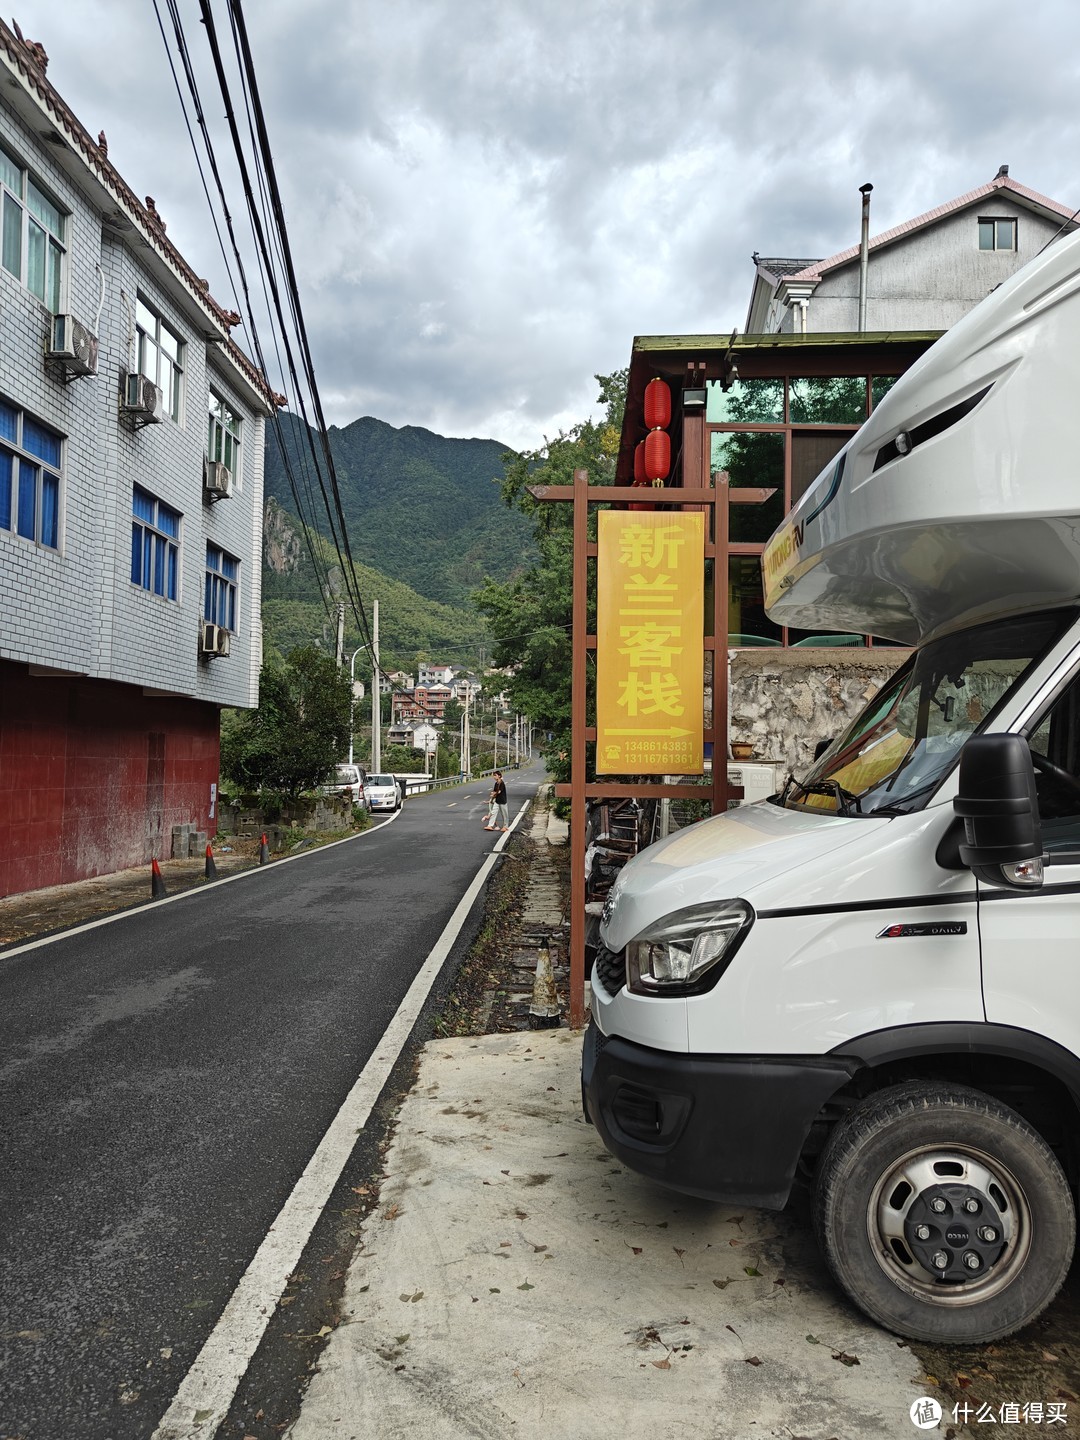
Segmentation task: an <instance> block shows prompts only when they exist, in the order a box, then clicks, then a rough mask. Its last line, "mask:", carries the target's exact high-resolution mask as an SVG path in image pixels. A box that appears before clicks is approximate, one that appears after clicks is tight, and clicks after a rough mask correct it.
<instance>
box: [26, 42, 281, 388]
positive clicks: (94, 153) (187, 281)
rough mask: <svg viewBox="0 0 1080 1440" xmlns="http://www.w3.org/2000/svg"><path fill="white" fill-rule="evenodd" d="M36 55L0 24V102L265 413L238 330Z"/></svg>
mask: <svg viewBox="0 0 1080 1440" xmlns="http://www.w3.org/2000/svg"><path fill="white" fill-rule="evenodd" d="M43 53H44V52H43V51H41V49H40V47H37V46H35V45H33V44H30V43H28V42H26V41H25V40H21V39H20V38H19V36H18V35H17V34H15V32H14V31H13V30H11V29H10V28H9V27H8V26H7V25H6V24H5V23H4V22H3V20H0V75H4V76H5V77H6V84H5V87H4V91H3V95H4V100H5V102H6V103H7V104H8V105H9V106H10V107H11V108H12V109H13V110H14V111H15V113H16V114H17V115H18V116H19V118H20V119H21V120H22V121H23V122H24V123H25V124H27V125H28V126H29V127H30V128H31V129H33V130H34V131H35V133H36V134H38V135H40V136H41V138H42V139H43V140H45V141H46V143H48V144H49V145H50V146H51V147H52V148H53V152H54V158H55V161H56V163H57V164H58V165H59V166H60V168H61V169H63V170H64V171H66V173H67V174H68V175H69V176H70V177H71V179H72V180H73V181H74V182H75V183H76V184H77V185H79V187H80V188H81V189H83V190H84V191H85V192H87V193H88V194H89V196H90V198H91V200H92V203H94V204H95V205H96V206H97V208H98V210H99V212H100V214H101V223H102V225H103V227H104V228H105V229H107V230H111V231H113V232H114V233H117V234H120V235H123V236H124V237H125V238H134V237H135V236H137V237H138V240H139V241H141V243H142V244H143V245H144V246H145V247H146V250H147V251H148V252H149V255H150V256H151V257H152V259H153V262H154V268H155V270H156V271H157V273H158V274H159V275H160V278H161V279H162V281H163V282H164V283H165V285H166V287H167V289H168V291H169V293H170V295H172V296H173V297H174V299H176V300H177V302H178V303H180V304H182V305H183V306H184V308H185V309H186V310H187V311H188V312H189V315H190V316H191V318H192V319H193V320H194V321H195V323H196V324H197V325H198V327H199V328H200V330H201V331H202V333H203V335H204V338H205V339H206V340H207V341H210V342H213V343H215V344H216V345H217V346H218V347H219V353H220V354H221V355H222V356H223V357H227V358H228V360H229V361H230V362H231V363H232V365H233V366H234V367H235V369H236V370H237V371H238V372H239V375H240V377H241V378H242V379H243V380H244V381H246V383H247V385H248V386H249V387H250V389H251V391H252V398H253V400H254V401H255V403H261V404H262V405H263V406H264V407H265V409H266V412H267V413H268V414H269V413H272V411H273V410H274V409H275V407H276V405H277V404H278V402H281V403H284V402H283V400H282V397H281V396H275V394H274V392H273V390H272V389H271V388H270V385H269V384H268V382H267V380H266V377H265V376H264V375H263V374H262V373H261V372H260V371H259V370H258V368H257V367H256V366H255V365H254V364H253V363H252V361H251V360H250V359H249V358H248V356H247V355H245V354H244V352H243V350H241V349H240V347H239V346H238V345H237V344H236V342H235V341H234V340H233V339H232V336H231V334H230V330H231V328H232V326H233V325H234V324H236V323H238V320H237V318H236V317H235V316H234V313H233V312H231V311H228V310H225V309H224V308H223V307H222V306H221V305H219V304H218V302H217V301H216V300H215V299H214V297H213V296H212V295H211V294H210V291H209V286H208V284H207V282H206V281H205V280H203V279H201V278H200V277H199V276H198V275H196V274H195V272H194V270H192V268H191V266H190V265H189V264H188V262H187V261H186V260H185V259H184V257H183V256H182V255H181V254H180V252H179V250H177V248H176V246H175V245H174V244H173V243H172V241H171V240H169V239H168V237H167V236H166V234H165V227H164V225H163V224H162V222H161V219H160V217H159V216H158V215H157V213H156V211H153V212H152V211H151V210H150V209H148V207H147V206H146V205H144V204H143V202H142V201H141V200H140V199H139V198H138V196H137V195H136V194H135V192H134V191H133V190H132V189H131V187H130V186H129V185H128V184H127V182H126V181H125V180H124V179H123V177H122V176H121V175H120V173H119V171H118V170H117V169H116V167H115V166H114V165H112V164H111V163H110V161H109V159H108V154H107V151H106V150H105V148H104V146H102V145H99V143H98V142H97V141H96V140H94V139H93V138H92V137H91V135H90V133H89V132H88V131H87V130H86V129H85V127H84V126H83V125H82V124H81V123H80V121H79V120H78V118H77V117H76V116H75V114H74V113H73V111H72V110H71V108H70V107H69V106H68V105H67V103H66V102H65V101H64V100H63V98H62V97H61V96H60V95H59V93H58V92H57V91H56V89H55V88H54V87H53V86H52V85H51V84H50V83H49V81H48V80H47V79H46V77H45V68H44V67H45V64H47V58H45V59H44V61H43V58H42V57H43Z"/></svg>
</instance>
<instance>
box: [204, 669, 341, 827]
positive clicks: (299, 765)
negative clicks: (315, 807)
mask: <svg viewBox="0 0 1080 1440" xmlns="http://www.w3.org/2000/svg"><path fill="white" fill-rule="evenodd" d="M351 713H352V694H351V691H350V688H349V675H348V671H347V670H342V669H340V668H339V667H338V666H337V665H336V664H335V663H334V661H333V659H332V657H331V656H329V655H326V654H324V653H323V652H322V651H321V650H319V649H317V648H316V647H315V646H314V645H305V646H302V647H301V648H300V649H298V650H294V651H293V652H292V654H291V655H290V656H289V657H288V659H287V660H285V661H284V662H283V663H281V664H266V665H264V666H263V667H262V671H261V673H260V676H259V708H258V709H257V710H248V711H240V712H238V713H235V714H234V715H233V716H232V717H231V718H230V720H229V722H228V723H227V724H225V725H223V726H222V734H221V773H222V775H223V777H224V778H225V779H226V780H229V781H231V782H232V783H233V784H234V785H236V786H238V787H239V788H240V789H242V790H246V791H255V790H269V791H274V792H276V793H278V794H280V795H283V796H286V797H288V798H290V799H294V798H295V797H296V796H297V795H299V794H300V793H301V792H302V791H304V790H311V789H314V788H315V786H317V785H319V784H321V783H322V782H323V781H325V780H326V778H327V776H328V775H329V774H330V772H331V770H332V769H333V767H334V765H335V763H336V762H337V761H339V760H341V759H342V758H343V756H344V755H345V754H346V753H347V751H348V746H349V727H350V721H351Z"/></svg>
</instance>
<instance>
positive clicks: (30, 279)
mask: <svg viewBox="0 0 1080 1440" xmlns="http://www.w3.org/2000/svg"><path fill="white" fill-rule="evenodd" d="M0 206H2V209H3V215H2V216H0V236H2V238H0V264H2V265H3V267H4V269H5V270H7V271H9V272H10V273H11V274H12V275H14V276H15V278H16V280H18V281H19V283H20V284H22V285H25V286H26V288H27V289H28V290H31V291H32V292H33V293H34V294H35V295H36V296H37V297H38V299H39V300H40V301H42V303H43V304H45V305H47V306H48V307H49V309H50V310H51V311H52V313H53V314H54V315H56V314H58V313H59V310H60V289H61V278H62V274H63V268H64V254H65V249H64V236H65V232H66V229H67V216H66V215H65V214H64V212H63V211H62V210H61V209H60V207H59V206H58V205H57V204H56V202H55V201H54V200H50V199H49V197H48V195H46V194H45V192H44V190H42V189H41V187H40V185H38V183H37V182H36V181H35V180H34V178H33V176H32V175H31V174H30V173H29V171H28V170H26V169H25V168H24V167H23V166H22V165H20V164H19V162H18V161H17V160H15V159H13V158H12V156H11V155H9V154H8V152H7V151H6V150H4V149H2V148H0Z"/></svg>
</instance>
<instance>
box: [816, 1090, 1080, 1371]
mask: <svg viewBox="0 0 1080 1440" xmlns="http://www.w3.org/2000/svg"><path fill="white" fill-rule="evenodd" d="M943 1187H945V1188H943ZM946 1193H947V1194H948V1196H949V1199H948V1200H947V1201H946V1205H947V1207H948V1211H947V1213H948V1215H949V1216H953V1217H954V1218H953V1219H951V1220H949V1219H948V1218H946V1219H943V1220H941V1222H940V1223H941V1224H942V1225H943V1226H945V1227H946V1228H945V1229H942V1230H940V1231H939V1230H938V1229H937V1228H936V1225H935V1223H934V1222H935V1221H937V1220H938V1219H939V1217H938V1216H937V1215H935V1214H931V1213H930V1209H931V1207H932V1203H933V1202H934V1201H937V1200H940V1198H941V1197H942V1196H943V1195H944V1194H946ZM980 1197H981V1198H980ZM968 1206H971V1207H978V1213H977V1214H976V1215H975V1217H974V1218H971V1217H970V1216H969V1215H966V1214H965V1213H963V1212H964V1210H965V1209H966V1208H967V1207H968ZM980 1219H981V1220H982V1221H983V1222H987V1223H984V1224H983V1225H982V1226H981V1228H980V1225H979V1221H980ZM916 1220H917V1221H918V1222H919V1229H920V1230H923V1231H926V1230H929V1232H930V1239H929V1241H926V1242H925V1243H924V1245H923V1249H922V1250H921V1251H920V1252H916V1251H915V1250H914V1249H913V1248H912V1243H909V1242H914V1240H915V1238H916V1236H917V1234H918V1232H917V1231H916V1230H915V1228H914V1227H915V1222H916ZM813 1223H814V1230H815V1233H816V1235H817V1240H818V1244H819V1246H820V1247H821V1251H822V1254H823V1255H824V1257H825V1262H826V1264H827V1265H828V1268H829V1271H830V1273H831V1275H832V1277H833V1279H834V1280H835V1281H836V1283H837V1285H838V1286H839V1287H840V1289H841V1290H843V1291H844V1293H845V1294H846V1295H847V1296H848V1297H849V1299H851V1300H852V1301H853V1302H854V1304H855V1305H857V1306H858V1307H859V1308H860V1309H861V1310H863V1311H865V1313H866V1314H867V1315H869V1316H870V1318H871V1319H872V1320H875V1321H876V1322H877V1323H878V1324H879V1325H882V1326H884V1327H885V1328H886V1329H887V1330H891V1331H893V1333H894V1334H897V1335H903V1336H905V1337H906V1338H908V1339H911V1340H929V1341H932V1342H934V1343H941V1344H954V1345H974V1344H981V1343H983V1342H985V1341H988V1340H997V1339H1000V1338H1001V1337H1002V1336H1004V1335H1010V1334H1012V1332H1013V1331H1014V1330H1019V1329H1020V1328H1021V1327H1022V1326H1024V1325H1027V1324H1029V1323H1030V1322H1031V1321H1032V1320H1034V1319H1035V1317H1036V1316H1037V1315H1038V1314H1040V1313H1041V1312H1042V1311H1043V1310H1044V1309H1045V1308H1046V1306H1047V1305H1049V1304H1050V1302H1051V1300H1053V1298H1054V1296H1055V1295H1056V1294H1057V1293H1058V1290H1059V1289H1060V1288H1061V1285H1062V1284H1063V1282H1064V1280H1065V1276H1066V1275H1067V1274H1068V1270H1069V1264H1070V1262H1071V1260H1072V1254H1073V1245H1074V1243H1075V1237H1076V1209H1075V1206H1074V1204H1073V1198H1072V1194H1071V1192H1070V1189H1069V1185H1068V1182H1067V1180H1066V1178H1065V1174H1064V1172H1063V1171H1062V1168H1061V1165H1060V1164H1059V1162H1058V1160H1057V1157H1056V1156H1055V1155H1054V1152H1053V1151H1052V1150H1051V1149H1050V1147H1049V1146H1048V1145H1047V1143H1046V1141H1045V1140H1044V1139H1043V1138H1042V1136H1041V1135H1040V1134H1039V1133H1038V1132H1037V1131H1036V1130H1034V1129H1033V1128H1032V1127H1031V1126H1030V1125H1029V1124H1028V1123H1027V1121H1026V1120H1023V1119H1021V1117H1020V1116H1019V1115H1018V1114H1017V1113H1016V1112H1015V1111H1014V1110H1010V1109H1009V1107H1008V1106H1006V1105H1003V1104H1001V1103H1000V1102H999V1101H997V1100H995V1099H992V1098H991V1097H990V1096H988V1095H984V1094H982V1093H981V1092H979V1091H977V1090H971V1089H968V1088H967V1087H965V1086H959V1085H956V1086H952V1085H929V1084H924V1083H907V1084H904V1085H897V1086H894V1087H892V1088H890V1089H888V1090H882V1091H879V1092H877V1093H876V1094H874V1095H872V1096H870V1097H869V1098H868V1099H867V1100H865V1101H864V1102H863V1103H862V1104H860V1105H858V1106H857V1107H856V1108H855V1109H854V1110H852V1111H850V1112H849V1113H848V1115H847V1116H846V1117H845V1118H844V1119H843V1120H842V1121H841V1122H840V1123H839V1124H837V1126H836V1127H835V1128H834V1130H833V1132H832V1134H831V1135H830V1137H829V1140H828V1143H827V1144H826V1146H825V1149H824V1151H823V1152H822V1156H821V1160H820V1163H819V1165H818V1171H817V1176H816V1180H815V1188H814V1201H813ZM999 1225H1000V1226H1001V1230H1000V1233H999V1231H998V1229H997V1228H996V1227H998V1226H999ZM965 1227H967V1231H968V1235H969V1238H968V1240H967V1241H965V1240H964V1239H963V1238H962V1237H963V1234H964V1230H965ZM949 1231H951V1234H949ZM976 1232H979V1240H977V1239H976V1238H975V1233H976ZM982 1232H985V1233H986V1234H988V1235H989V1236H990V1237H991V1238H992V1239H993V1238H995V1237H996V1238H1001V1237H1004V1238H1005V1243H1004V1245H1003V1246H999V1247H998V1251H997V1258H994V1253H995V1252H994V1250H993V1247H990V1246H985V1247H982V1249H976V1246H977V1245H979V1243H980V1240H981V1238H982ZM943 1237H944V1238H943ZM958 1237H960V1238H958ZM946 1247H952V1248H946ZM983 1250H985V1252H986V1258H985V1264H986V1268H985V1269H984V1270H983V1271H982V1272H981V1273H980V1274H978V1275H977V1276H975V1277H974V1278H973V1279H970V1280H968V1279H966V1278H965V1279H956V1280H952V1281H950V1283H943V1282H942V1281H941V1280H940V1279H936V1278H935V1276H934V1272H933V1271H931V1270H930V1269H928V1268H924V1265H923V1264H920V1262H919V1258H918V1256H919V1254H922V1256H923V1257H924V1258H925V1257H929V1258H927V1259H926V1266H929V1265H930V1264H932V1263H936V1262H937V1261H938V1260H939V1259H940V1257H945V1258H946V1259H947V1260H948V1263H949V1266H950V1269H957V1270H958V1269H960V1268H961V1267H962V1266H964V1265H966V1264H967V1263H968V1258H969V1257H970V1256H972V1255H974V1257H975V1259H976V1260H977V1261H979V1262H980V1263H982V1260H981V1256H982V1253H983ZM963 1273H964V1275H967V1274H969V1273H970V1271H966V1270H965V1271H964V1272H963Z"/></svg>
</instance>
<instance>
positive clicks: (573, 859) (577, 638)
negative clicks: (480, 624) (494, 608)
mask: <svg viewBox="0 0 1080 1440" xmlns="http://www.w3.org/2000/svg"><path fill="white" fill-rule="evenodd" d="M588 547H589V472H588V471H587V470H575V471H574V600H573V610H572V617H573V625H572V635H571V655H572V660H571V701H570V787H571V795H570V1025H571V1028H572V1029H575V1030H577V1029H580V1028H581V1026H582V1025H583V1024H584V1023H585V849H586V846H585V822H586V809H585V778H586V776H585V722H586V718H587V710H586V697H585V688H586V684H587V680H588V671H587V668H586V664H585V660H586V645H585V640H586V631H587V629H588V615H589V609H588V605H589V548H588Z"/></svg>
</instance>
